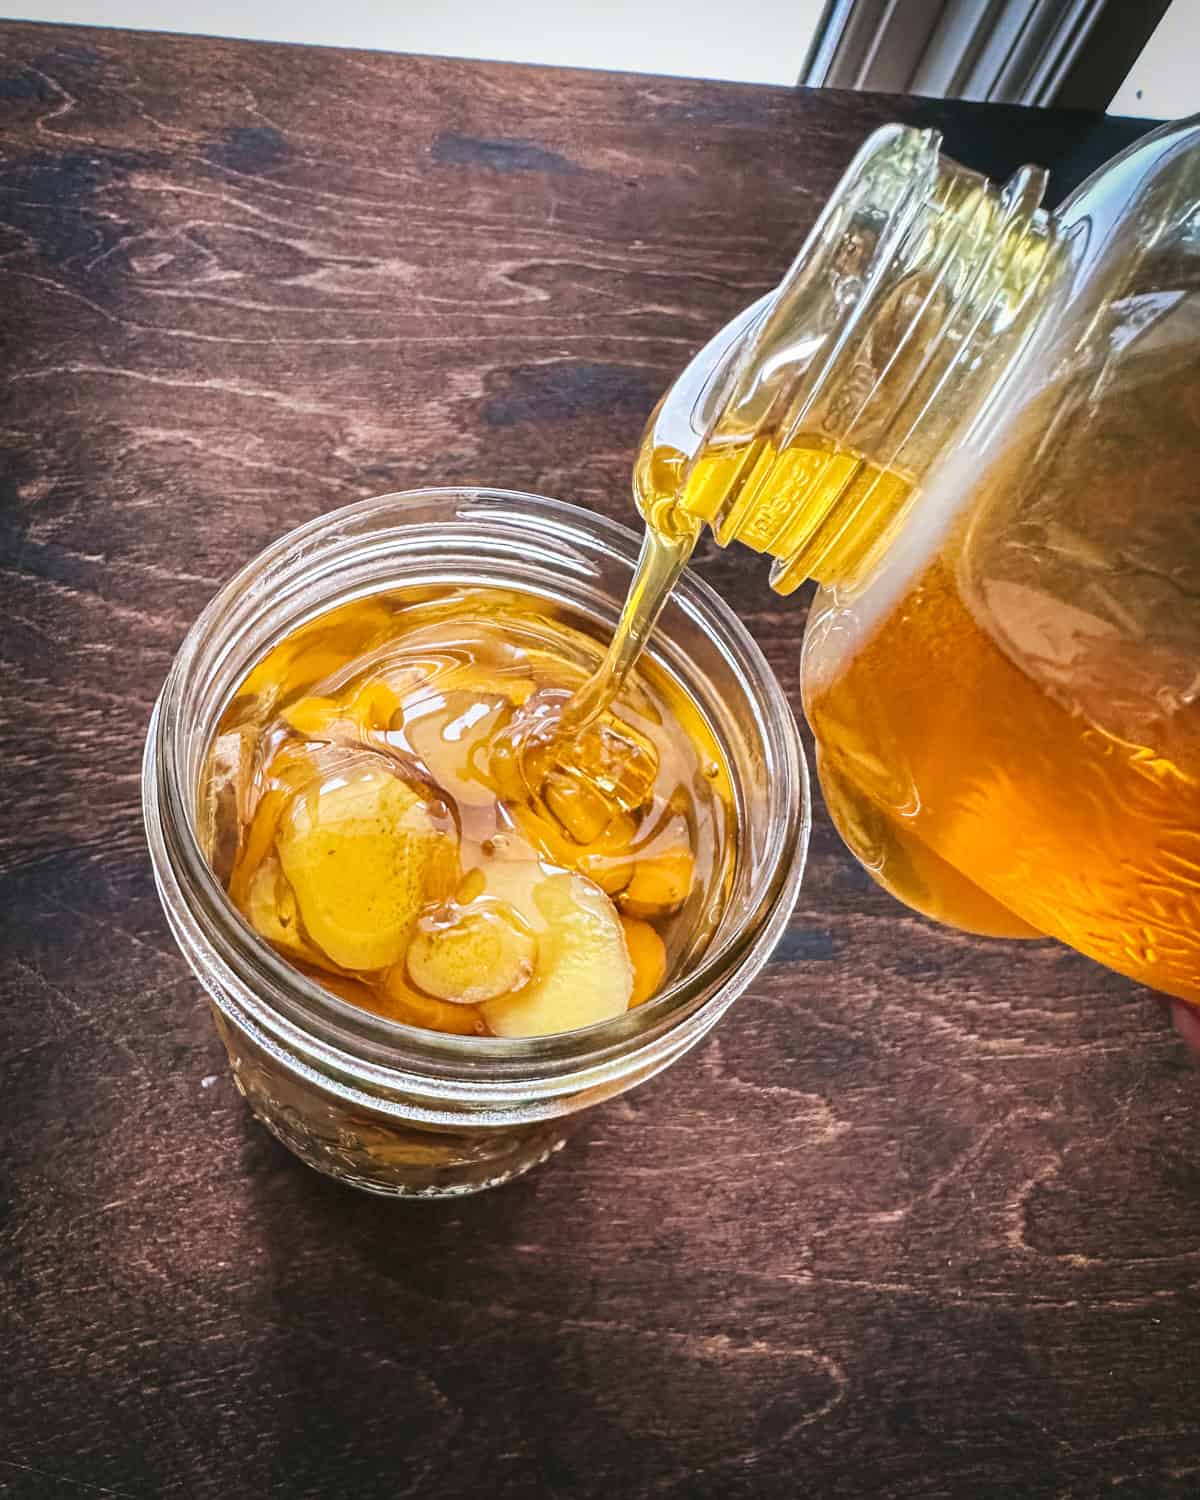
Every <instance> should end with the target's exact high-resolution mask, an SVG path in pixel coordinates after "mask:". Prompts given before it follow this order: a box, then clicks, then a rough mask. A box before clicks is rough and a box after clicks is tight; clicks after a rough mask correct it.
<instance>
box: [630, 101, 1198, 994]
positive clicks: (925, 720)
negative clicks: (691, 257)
mask: <svg viewBox="0 0 1200 1500" xmlns="http://www.w3.org/2000/svg"><path fill="white" fill-rule="evenodd" d="M1044 185H1045V174H1044V173H1043V172H1042V171H1041V170H1040V169H1037V168H1028V167H1027V168H1024V169H1022V171H1021V172H1019V173H1018V174H1017V176H1016V177H1015V178H1014V179H1013V180H1012V181H1011V182H1010V183H1009V184H1008V185H1007V186H1006V187H1004V188H998V187H997V186H996V185H995V184H993V183H991V182H989V181H988V180H987V179H985V178H982V177H980V176H978V175H976V174H974V173H972V172H969V171H967V170H965V169H964V168H962V167H960V166H959V165H957V164H956V163H954V162H951V161H949V160H948V159H946V158H945V157H943V156H941V155H940V153H939V150H938V137H937V136H936V135H935V134H933V133H931V132H918V131H914V130H910V129H907V128H904V127H900V126H890V127H887V128H886V129H884V130H881V131H879V132H877V133H876V134H875V135H874V136H872V137H871V138H870V140H869V141H868V142H867V143H866V145H865V146H864V147H863V149H862V150H861V151H860V153H859V155H858V157H857V158H856V159H855V161H854V163H853V164H852V166H851V168H850V169H849V171H848V173H847V175H846V176H845V178H844V179H843V181H842V183H841V185H840V187H839V189H838V191H837V193H836V194H835V196H834V197H833V199H832V200H831V202H830V203H829V205H828V207H827V208H826V209H825V211H824V213H823V215H822V216H821V218H820V220H819V221H818V223H817V225H816V226H815V228H814V229H813V231H812V233H811V234H810V236H809V238H808V240H807V242H806V243H805V245H804V247H803V248H802V250H801V252H800V254H799V256H798V257H797V259H796V261H795V263H794V264H793V266H792V268H791V270H790V271H789V273H788V275H787V277H786V278H785V280H784V281H783V283H782V284H781V285H780V287H779V288H778V289H777V290H776V291H775V292H773V293H771V294H770V295H768V296H767V297H765V298H763V299H762V301H761V302H759V303H757V304H755V305H754V306H753V307H751V308H749V309H747V310H746V311H745V312H744V313H743V314H742V315H741V316H740V317H739V318H737V319H735V320H734V322H733V323H731V324H730V325H729V326H728V327H727V328H725V329H723V330H722V331H721V333H719V334H718V335H717V336H716V338H714V339H713V340H712V341H711V342H710V344H709V345H708V346H707V347H706V348H705V349H704V350H702V351H701V352H700V354H699V355H697V356H696V358H695V359H694V360H693V361H692V363H691V364H690V365H689V366H688V368H687V369H686V370H685V371H684V372H683V374H682V375H681V376H680V377H679V379H678V380H677V381H676V383H675V385H674V386H673V387H672V388H671V389H670V390H669V391H668V393H667V395H666V396H665V397H664V399H663V401H662V402H660V404H659V407H658V408H657V409H656V411H655V412H654V413H653V414H652V416H651V419H650V422H649V424H648V427H647V430H646V434H645V437H644V439H643V442H642V447H641V451H640V454H639V458H638V461H637V465H636V469H635V482H634V489H635V497H636V499H637V501H638V504H639V508H640V509H641V510H642V513H643V515H644V516H645V518H646V520H647V523H648V527H649V532H650V534H651V536H654V535H658V536H666V537H680V536H682V537H684V538H685V539H692V538H694V537H695V535H696V534H698V532H699V531H700V530H701V528H702V526H703V525H705V524H707V525H708V526H709V527H710V528H711V530H712V532H713V534H714V535H715V537H716V539H717V540H718V542H720V543H721V544H727V543H729V542H732V541H739V542H742V543H744V544H745V545H747V546H750V547H753V548H755V549H757V550H759V551H762V552H767V553H769V554H770V555H771V556H772V557H773V558H774V559H775V561H774V565H773V568H772V572H771V582H772V585H773V586H774V587H775V588H776V589H777V590H779V591H780V592H782V593H788V592H790V591H791V590H793V589H795V588H796V587H797V586H798V585H799V584H800V583H802V582H803V581H804V580H806V579H809V578H812V579H815V580H816V581H817V584H818V585H819V587H818V592H817V594H816V598H815V601H814V603H813V606H812V610H811V614H810V618H809V624H808V630H807V634H806V638H805V645H804V653H803V664H802V686H803V696H804V705H805V709H806V712H807V715H808V718H809V720H810V723H811V725H812V729H813V732H814V735H815V739H816V745H817V764H818V769H819V773H820V779H821V784H822V787H823V789H824V793H825V798H826V802H827V804H828V807H829V811H830V813H831V815H832V817H833V820H834V822H835V823H836V825H837V827H838V829H839V831H840V833H841V835H842V837H843V838H844V839H845V841H846V843H847V844H848V845H849V847H850V849H851V850H852V851H853V853H854V854H855V855H856V856H857V857H858V859H859V860H860V861H861V862H862V864H863V865H864V866H865V867H866V868H867V869H868V870H869V871H870V873H871V874H872V875H873V876H874V877H875V879H876V880H877V881H878V882H879V883H880V884H881V885H883V886H884V887H885V888H886V889H888V890H889V891H891V892H892V893H893V894H894V895H896V896H898V897H899V898H900V899H901V900H903V901H905V902H907V903H908V905H909V906H911V907H913V908H915V909H916V910H918V911H920V912H923V913H926V914H927V915H929V916H931V917H934V918H936V919H938V920H940V921H942V922H946V923H950V924H953V925H955V926H958V927H960V928H963V929H965V930H967V931H970V932H977V933H984V934H989V935H996V936H1007V937H1033V936H1040V935H1049V936H1052V937H1055V938H1059V939H1061V940H1062V941H1064V942H1066V943H1069V944H1070V945H1072V946H1073V947H1075V948H1077V949H1078V950H1079V951H1081V952H1083V953H1086V954H1088V955H1090V956H1091V957H1093V958H1096V959H1098V960H1100V961H1101V962H1102V963H1105V964H1107V965H1109V966H1110V967H1111V968H1113V969H1116V970H1119V971H1120V972H1121V973H1124V974H1127V975H1129V976H1131V977H1132V978H1134V979H1136V980H1139V981H1141V982H1143V983H1146V984H1149V985H1152V986H1155V987H1157V988H1160V989H1163V990H1166V991H1168V992H1170V993H1171V994H1174V995H1176V996H1180V997H1182V998H1184V999H1187V1000H1191V1001H1195V1002H1200V702H1198V699H1200V123H1197V122H1196V121H1192V122H1184V123H1181V124H1176V125H1172V126H1168V127H1165V128H1164V129H1162V130H1159V131H1156V132H1154V133H1153V134H1152V135H1149V136H1147V137H1145V138H1144V139H1143V140H1142V141H1140V142H1138V143H1137V144H1135V145H1134V146H1133V147H1132V148H1131V149H1129V150H1128V151H1126V152H1125V153H1124V154H1123V155H1121V156H1119V157H1117V158H1116V159H1115V160H1113V161H1112V162H1111V163H1109V164H1108V165H1107V166H1106V167H1105V168H1103V169H1102V170H1101V171H1100V172H1099V173H1098V174H1096V175H1095V176H1094V177H1093V178H1091V179H1090V181H1088V182H1087V183H1085V184H1084V186H1083V187H1082V188H1080V189H1079V190H1078V191H1077V192H1076V193H1075V194H1073V195H1072V197H1071V198H1070V199H1069V200H1068V201H1067V202H1066V203H1065V204H1064V205H1063V206H1062V207H1061V208H1060V209H1059V210H1058V211H1057V212H1056V213H1053V214H1050V213H1047V212H1045V211H1044V210H1042V209H1041V208H1040V207H1039V206H1038V205H1039V202H1040V199H1041V195H1042V191H1043V188H1044ZM685 550H686V546H685Z"/></svg>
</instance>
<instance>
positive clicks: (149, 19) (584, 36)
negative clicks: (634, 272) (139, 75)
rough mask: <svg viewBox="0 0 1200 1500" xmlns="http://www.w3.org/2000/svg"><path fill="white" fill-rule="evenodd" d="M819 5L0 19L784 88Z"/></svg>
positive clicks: (653, 3)
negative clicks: (636, 73)
mask: <svg viewBox="0 0 1200 1500" xmlns="http://www.w3.org/2000/svg"><path fill="white" fill-rule="evenodd" d="M821 8H822V6H821V0H740V3H736V4H730V3H729V0H720V3H717V0H240V3H239V0H191V3H189V4H186V5H185V4H181V3H179V0H157V3H156V0H8V7H7V8H6V9H5V10H4V12H3V14H4V15H5V17H6V18H8V19H21V20H30V21H69V22H75V23H77V24H79V25H84V26H131V27H139V28H142V29H145V30H148V31H186V32H193V33H200V34H204V35H209V36H234V37H251V38H254V39H256V40H260V41H271V42H315V43H320V44H323V45H325V46H334V47H377V48H380V49H382V50H384V51H389V52H429V53H435V54H441V55H445V56H449V57H486V58H496V59H499V60H501V61H504V62H532V63H552V64H561V65H563V66H566V67H576V68H615V69H622V70H630V71H636V72H645V73H669V74H678V75H682V76H685V77H689V76H690V77H701V78H730V79H738V80H741V81H743V82H747V83H782V84H793V83H795V82H796V79H797V77H798V76H799V73H800V69H801V66H802V65H803V62H804V56H805V52H806V51H807V48H808V44H809V41H810V39H811V37H812V34H813V31H814V30H815V29H816V25H817V20H818V18H819V17H820V14H821Z"/></svg>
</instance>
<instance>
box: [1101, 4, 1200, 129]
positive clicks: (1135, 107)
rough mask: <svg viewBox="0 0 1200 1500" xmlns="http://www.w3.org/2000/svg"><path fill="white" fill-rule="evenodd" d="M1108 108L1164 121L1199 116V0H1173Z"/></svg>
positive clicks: (1123, 113) (1112, 110) (1125, 113)
mask: <svg viewBox="0 0 1200 1500" xmlns="http://www.w3.org/2000/svg"><path fill="white" fill-rule="evenodd" d="M1109 110H1110V112H1111V113H1112V114H1116V115H1150V116H1152V117H1154V118H1156V119H1163V120H1176V119H1179V118H1180V117H1181V116H1183V115H1194V114H1197V113H1200V0H1172V4H1171V8H1170V9H1169V10H1168V11H1167V13H1166V15H1165V16H1164V17H1163V18H1162V20H1161V21H1160V22H1159V23H1158V25H1157V26H1156V27H1155V29H1154V34H1153V36H1151V38H1150V40H1149V41H1148V42H1147V43H1146V46H1145V48H1144V49H1143V51H1142V55H1141V57H1139V58H1138V60H1137V62H1135V63H1134V65H1133V67H1132V68H1131V69H1130V71H1129V77H1128V78H1127V79H1126V80H1125V82H1124V83H1123V84H1122V85H1121V87H1120V88H1119V89H1118V90H1117V92H1116V94H1115V95H1114V96H1113V102H1112V103H1111V104H1110V105H1109Z"/></svg>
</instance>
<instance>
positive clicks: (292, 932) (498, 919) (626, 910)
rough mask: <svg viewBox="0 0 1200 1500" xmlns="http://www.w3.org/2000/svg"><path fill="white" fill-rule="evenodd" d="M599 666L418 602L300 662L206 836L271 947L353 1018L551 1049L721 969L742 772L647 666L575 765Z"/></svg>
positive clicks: (246, 699)
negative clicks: (582, 705) (534, 1038)
mask: <svg viewBox="0 0 1200 1500" xmlns="http://www.w3.org/2000/svg"><path fill="white" fill-rule="evenodd" d="M602 655H603V648H602V646H601V645H600V644H599V643H598V642H597V641H596V640H595V639H594V638H593V637H592V636H591V635H590V634H589V633H587V632H586V631H585V630H582V629H580V628H578V627H577V626H576V625H575V624H573V623H572V622H571V621H569V620H567V619H565V618H564V617H562V616H561V615H560V614H559V613H557V612H556V611H555V610H554V609H553V608H551V607H550V606H548V605H547V604H545V603H544V602H543V601H540V600H538V599H536V598H534V597H532V596H527V595H524V594H521V593H517V592H508V591H500V590H494V589H486V588H450V587H442V588H424V589H419V590H416V589H413V590H408V591H396V592H392V593H389V594H385V595H378V596H375V597H372V598H368V599H365V600H362V601H358V602H356V603H352V604H349V605H346V606H344V607H342V608H340V609H336V610H333V611H331V612H330V613H328V614H327V615H325V616H323V617H321V618H319V619H317V620H316V621H314V622H312V623H311V624H309V625H307V626H305V627H304V628H303V629H301V630H299V631H297V632H295V633H294V634H293V635H291V636H289V637H287V638H286V639H285V640H283V641H282V642H281V643H280V644H279V645H278V646H277V647H276V648H275V649H274V650H273V651H271V652H270V653H269V655H267V656H266V657H265V658H264V659H263V660H262V661H260V662H259V663H258V665H257V666H256V667H255V668H254V669H253V671H251V672H250V673H249V675H248V676H247V677H246V679H245V681H244V682H243V683H242V684H241V686H240V688H239V690H238V692H237V694H236V695H235V697H234V699H233V701H232V703H231V704H230V705H229V707H228V709H227V710H226V712H225V714H224V715H223V718H222V721H221V724H220V726H219V729H218V733H217V735H216V737H215V740H214V744H213V747H212V750H211V752H210V755H209V757H208V761H207V764H206V767H205V771H204V776H203V779H202V784H201V800H200V832H201V838H202V841H203V843H204V844H205V846H206V850H207V852H208V854H209V858H210V860H211V862H212V864H213V866H214V868H215V869H216V871H217V873H218V875H219V876H220V877H221V879H222V880H223V882H224V883H225V885H226V888H227V890H228V892H229V894H230V897H231V899H232V900H233V902H234V904H235V905H236V906H237V907H238V909H239V910H240V911H241V912H242V914H243V916H244V917H245V918H246V920H247V921H248V922H249V924H250V925H251V927H253V928H254V929H255V930H256V932H257V933H258V934H259V936H260V937H262V938H264V939H266V940H267V941H268V942H269V943H271V944H272V946H274V947H275V948H276V949H277V951H278V952H279V953H280V954H282V955H283V956H284V957H285V958H287V959H288V960H289V961H290V962H291V963H293V964H295V965H296V966H297V967H299V968H300V969H301V970H302V971H303V972H305V973H306V974H308V975H309V976H310V977H311V978H313V979H315V980H317V982H319V983H320V984H322V985H323V986H324V987H326V988H327V989H330V990H332V991H333V992H334V993H336V994H337V995H338V996H340V997H341V998H343V999H345V1000H349V1001H351V1002H352V1003H354V1004H356V1005H359V1006H361V1007H363V1008H364V1009H369V1010H373V1011H375V1012H377V1013H380V1014H383V1015H386V1016H389V1017H391V1018H393V1019H395V1020H399V1021H403V1022H406V1023H408V1024H411V1025H416V1026H423V1027H427V1028H431V1029H434V1030H440V1031H445V1032H455V1033H460V1034H479V1035H487V1034H496V1035H503V1036H523V1035H542V1034H546V1033H547V1032H551V1031H558V1030H572V1029H575V1028H577V1027H578V1026H581V1025H588V1024H592V1023H593V1022H595V1021H599V1020H604V1019H608V1018H610V1017H611V1016H613V1015H615V1014H618V1013H620V1011H622V1010H624V1009H626V1008H627V1007H628V1006H629V1005H636V1004H640V1003H642V1002H644V1001H646V1000H648V999H650V998H651V997H652V996H653V995H654V994H655V993H656V992H657V991H658V990H659V989H660V988H661V987H662V986H663V985H664V984H666V983H667V982H668V981H669V979H670V978H671V976H672V975H674V974H675V973H676V972H678V971H679V970H680V969H681V968H682V967H684V966H686V965H688V964H690V963H692V962H694V959H695V957H696V956H697V955H698V953H700V952H701V951H703V948H704V946H705V945H706V943H707V941H708V939H709V936H710V935H711V932H712V931H713V928H714V926H715V924H716V922H717V920H718V919H719V916H720V913H721V911H722V909H723V905H724V901H725V898H726V893H727V889H728V883H729V879H730V872H731V870H732V864H733V859H734V853H735V847H736V827H735V820H734V812H733V795H732V790H731V785H730V780H729V775H728V771H727V768H726V765H725V760H724V756H723V754H722V752H721V750H720V747H719V746H718V744H717V742H716V741H715V739H714V737H713V735H712V733H711V731H710V730H709V728H708V725H707V723H706V722H705V720H704V718H703V717H702V715H701V714H700V713H699V711H698V710H697V709H696V707H695V705H694V704H693V703H692V701H691V700H690V699H689V698H688V696H687V695H686V694H685V693H684V692H683V691H682V689H681V688H680V686H679V685H678V683H676V682H675V681H674V680H673V679H672V678H671V677H669V676H668V675H667V674H666V673H664V672H662V671H661V670H659V669H658V668H657V667H656V666H654V665H653V664H650V663H647V664H644V666H643V668H642V670H640V671H639V672H637V673H636V674H634V673H629V674H627V675H626V676H625V679H624V681H623V683H622V686H621V688H620V691H619V692H618V693H617V695H616V696H615V697H614V698H613V700H612V701H611V702H610V703H609V704H607V705H606V706H605V707H604V709H603V710H601V711H598V712H597V713H595V714H593V715H592V716H591V718H590V719H589V724H588V727H586V728H585V729H582V728H581V729H578V730H576V732H575V733H574V734H573V736H572V738H571V741H570V744H569V745H562V744H561V743H560V741H559V740H557V739H556V738H555V736H554V734H552V733H551V732H550V730H551V727H552V726H554V725H556V724H557V723H558V722H559V719H560V715H561V712H562V707H563V705H564V704H565V703H566V702H567V701H568V700H569V699H570V698H571V696H572V694H574V693H577V692H578V690H579V688H580V686H581V685H582V684H583V683H584V682H585V681H586V680H588V678H589V677H590V676H592V675H593V674H594V672H595V670H596V667H597V665H598V664H599V661H600V659H601V657H602Z"/></svg>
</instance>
